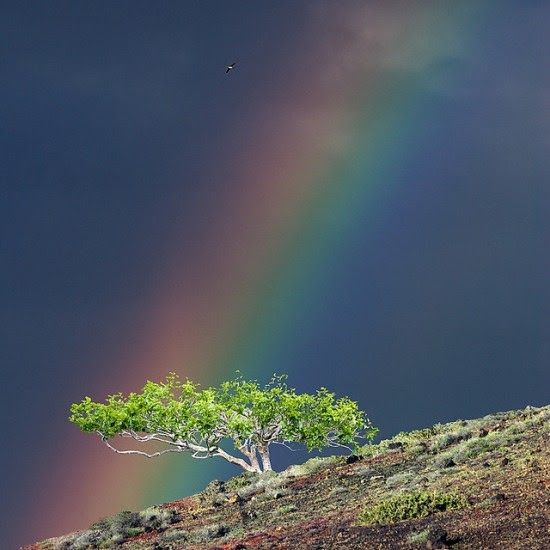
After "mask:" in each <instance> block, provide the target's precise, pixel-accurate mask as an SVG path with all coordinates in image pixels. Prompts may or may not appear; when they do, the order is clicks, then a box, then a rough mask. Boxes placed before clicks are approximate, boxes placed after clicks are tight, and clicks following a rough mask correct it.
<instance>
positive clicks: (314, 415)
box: [70, 373, 378, 472]
mask: <svg viewBox="0 0 550 550" xmlns="http://www.w3.org/2000/svg"><path fill="white" fill-rule="evenodd" d="M70 421H71V422H73V423H74V424H76V425H77V426H78V427H79V428H80V429H81V430H82V431H84V432H96V433H97V434H99V436H100V437H101V439H102V440H103V441H104V442H105V444H106V445H107V446H108V447H109V448H110V449H112V450H113V451H115V452H117V453H121V454H136V455H141V456H145V457H148V458H152V457H155V456H160V455H162V454H164V453H168V452H190V453H191V454H192V456H193V457H195V458H210V457H214V456H219V457H221V458H224V459H225V460H227V461H228V462H231V463H232V464H236V465H238V466H240V467H241V468H243V469H244V470H246V471H248V472H264V471H266V470H271V469H272V468H271V461H270V458H269V447H270V445H271V444H273V443H275V444H281V445H286V446H288V443H301V444H304V445H305V446H306V448H307V449H308V451H311V450H313V449H319V450H320V449H322V448H324V447H346V448H350V447H349V446H357V444H358V443H357V440H358V439H359V438H362V439H369V440H370V439H372V438H373V437H374V436H375V435H376V433H377V432H378V430H377V429H376V428H374V427H373V426H372V425H371V423H370V421H369V420H368V418H366V416H365V413H363V412H362V411H360V410H359V408H358V406H357V403H355V402H354V401H352V400H351V399H348V398H347V397H342V398H340V399H335V397H334V394H333V393H330V392H329V391H328V390H327V389H326V388H321V389H319V390H317V392H316V393H315V394H298V393H296V391H295V390H294V389H292V388H289V387H288V386H287V384H286V376H285V375H282V376H277V375H274V376H273V378H272V379H271V381H270V382H269V383H268V384H267V385H265V386H263V387H262V386H260V385H259V384H258V382H256V381H248V380H244V379H243V378H242V377H240V376H239V377H237V378H235V379H233V380H230V381H227V382H224V383H222V384H221V385H220V386H219V387H213V388H206V389H200V388H199V385H198V384H195V383H194V382H192V381H191V380H188V379H187V380H185V381H184V382H182V381H180V379H179V378H178V376H177V375H176V374H174V373H170V374H169V375H168V376H167V377H166V381H164V382H161V383H155V382H151V381H148V382H147V383H146V384H145V386H144V387H143V389H142V391H141V392H140V393H130V394H129V395H128V396H127V397H124V396H123V395H122V394H121V393H117V394H114V395H110V396H109V397H108V398H107V400H106V402H105V403H96V402H94V401H92V400H91V399H90V398H89V397H85V398H84V399H83V400H82V401H81V402H80V403H74V404H73V405H72V406H71V416H70ZM117 436H120V437H123V438H131V439H134V440H135V441H138V442H139V443H147V442H155V443H156V445H160V446H161V447H160V450H156V451H154V452H145V451H142V450H120V449H118V448H116V447H115V445H114V443H113V438H115V437H117ZM225 440H230V441H232V442H233V445H234V447H235V449H236V450H237V451H238V452H239V453H240V454H241V456H234V455H233V454H230V453H229V452H227V451H226V450H224V449H222V447H221V445H222V443H223V442H224V441H225ZM350 450H351V449H350Z"/></svg>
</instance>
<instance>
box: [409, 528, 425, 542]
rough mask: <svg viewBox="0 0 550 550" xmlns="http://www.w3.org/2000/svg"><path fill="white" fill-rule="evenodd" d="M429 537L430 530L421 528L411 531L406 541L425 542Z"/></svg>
mask: <svg viewBox="0 0 550 550" xmlns="http://www.w3.org/2000/svg"><path fill="white" fill-rule="evenodd" d="M429 538H430V530H429V529H423V530H422V531H418V533H413V534H412V535H409V538H408V541H409V542H410V543H411V544H426V543H427V542H428V540H429Z"/></svg>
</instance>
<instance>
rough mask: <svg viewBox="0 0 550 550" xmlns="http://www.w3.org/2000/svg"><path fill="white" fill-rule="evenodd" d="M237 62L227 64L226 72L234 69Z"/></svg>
mask: <svg viewBox="0 0 550 550" xmlns="http://www.w3.org/2000/svg"><path fill="white" fill-rule="evenodd" d="M236 64H237V62H236V61H235V62H234V63H231V65H227V67H226V68H225V74H227V73H228V72H229V71H231V70H232V69H234V68H235V65H236Z"/></svg>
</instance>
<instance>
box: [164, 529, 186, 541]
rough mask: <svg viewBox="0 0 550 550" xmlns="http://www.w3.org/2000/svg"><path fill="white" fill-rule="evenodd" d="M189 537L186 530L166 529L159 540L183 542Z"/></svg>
mask: <svg viewBox="0 0 550 550" xmlns="http://www.w3.org/2000/svg"><path fill="white" fill-rule="evenodd" d="M188 539H189V533H187V532H186V531H180V530H174V531H168V532H166V533H164V534H163V535H162V538H161V539H160V540H161V542H184V541H186V540H188Z"/></svg>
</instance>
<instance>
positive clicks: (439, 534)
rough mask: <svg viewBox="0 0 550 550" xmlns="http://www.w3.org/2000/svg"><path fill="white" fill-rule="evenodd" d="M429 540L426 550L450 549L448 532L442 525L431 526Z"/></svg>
mask: <svg viewBox="0 0 550 550" xmlns="http://www.w3.org/2000/svg"><path fill="white" fill-rule="evenodd" d="M427 539H428V540H427V541H426V548H428V549H430V550H431V549H434V548H448V546H447V543H448V542H449V540H448V538H447V531H445V529H443V527H441V525H432V526H430V527H429V532H428V537H427Z"/></svg>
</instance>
